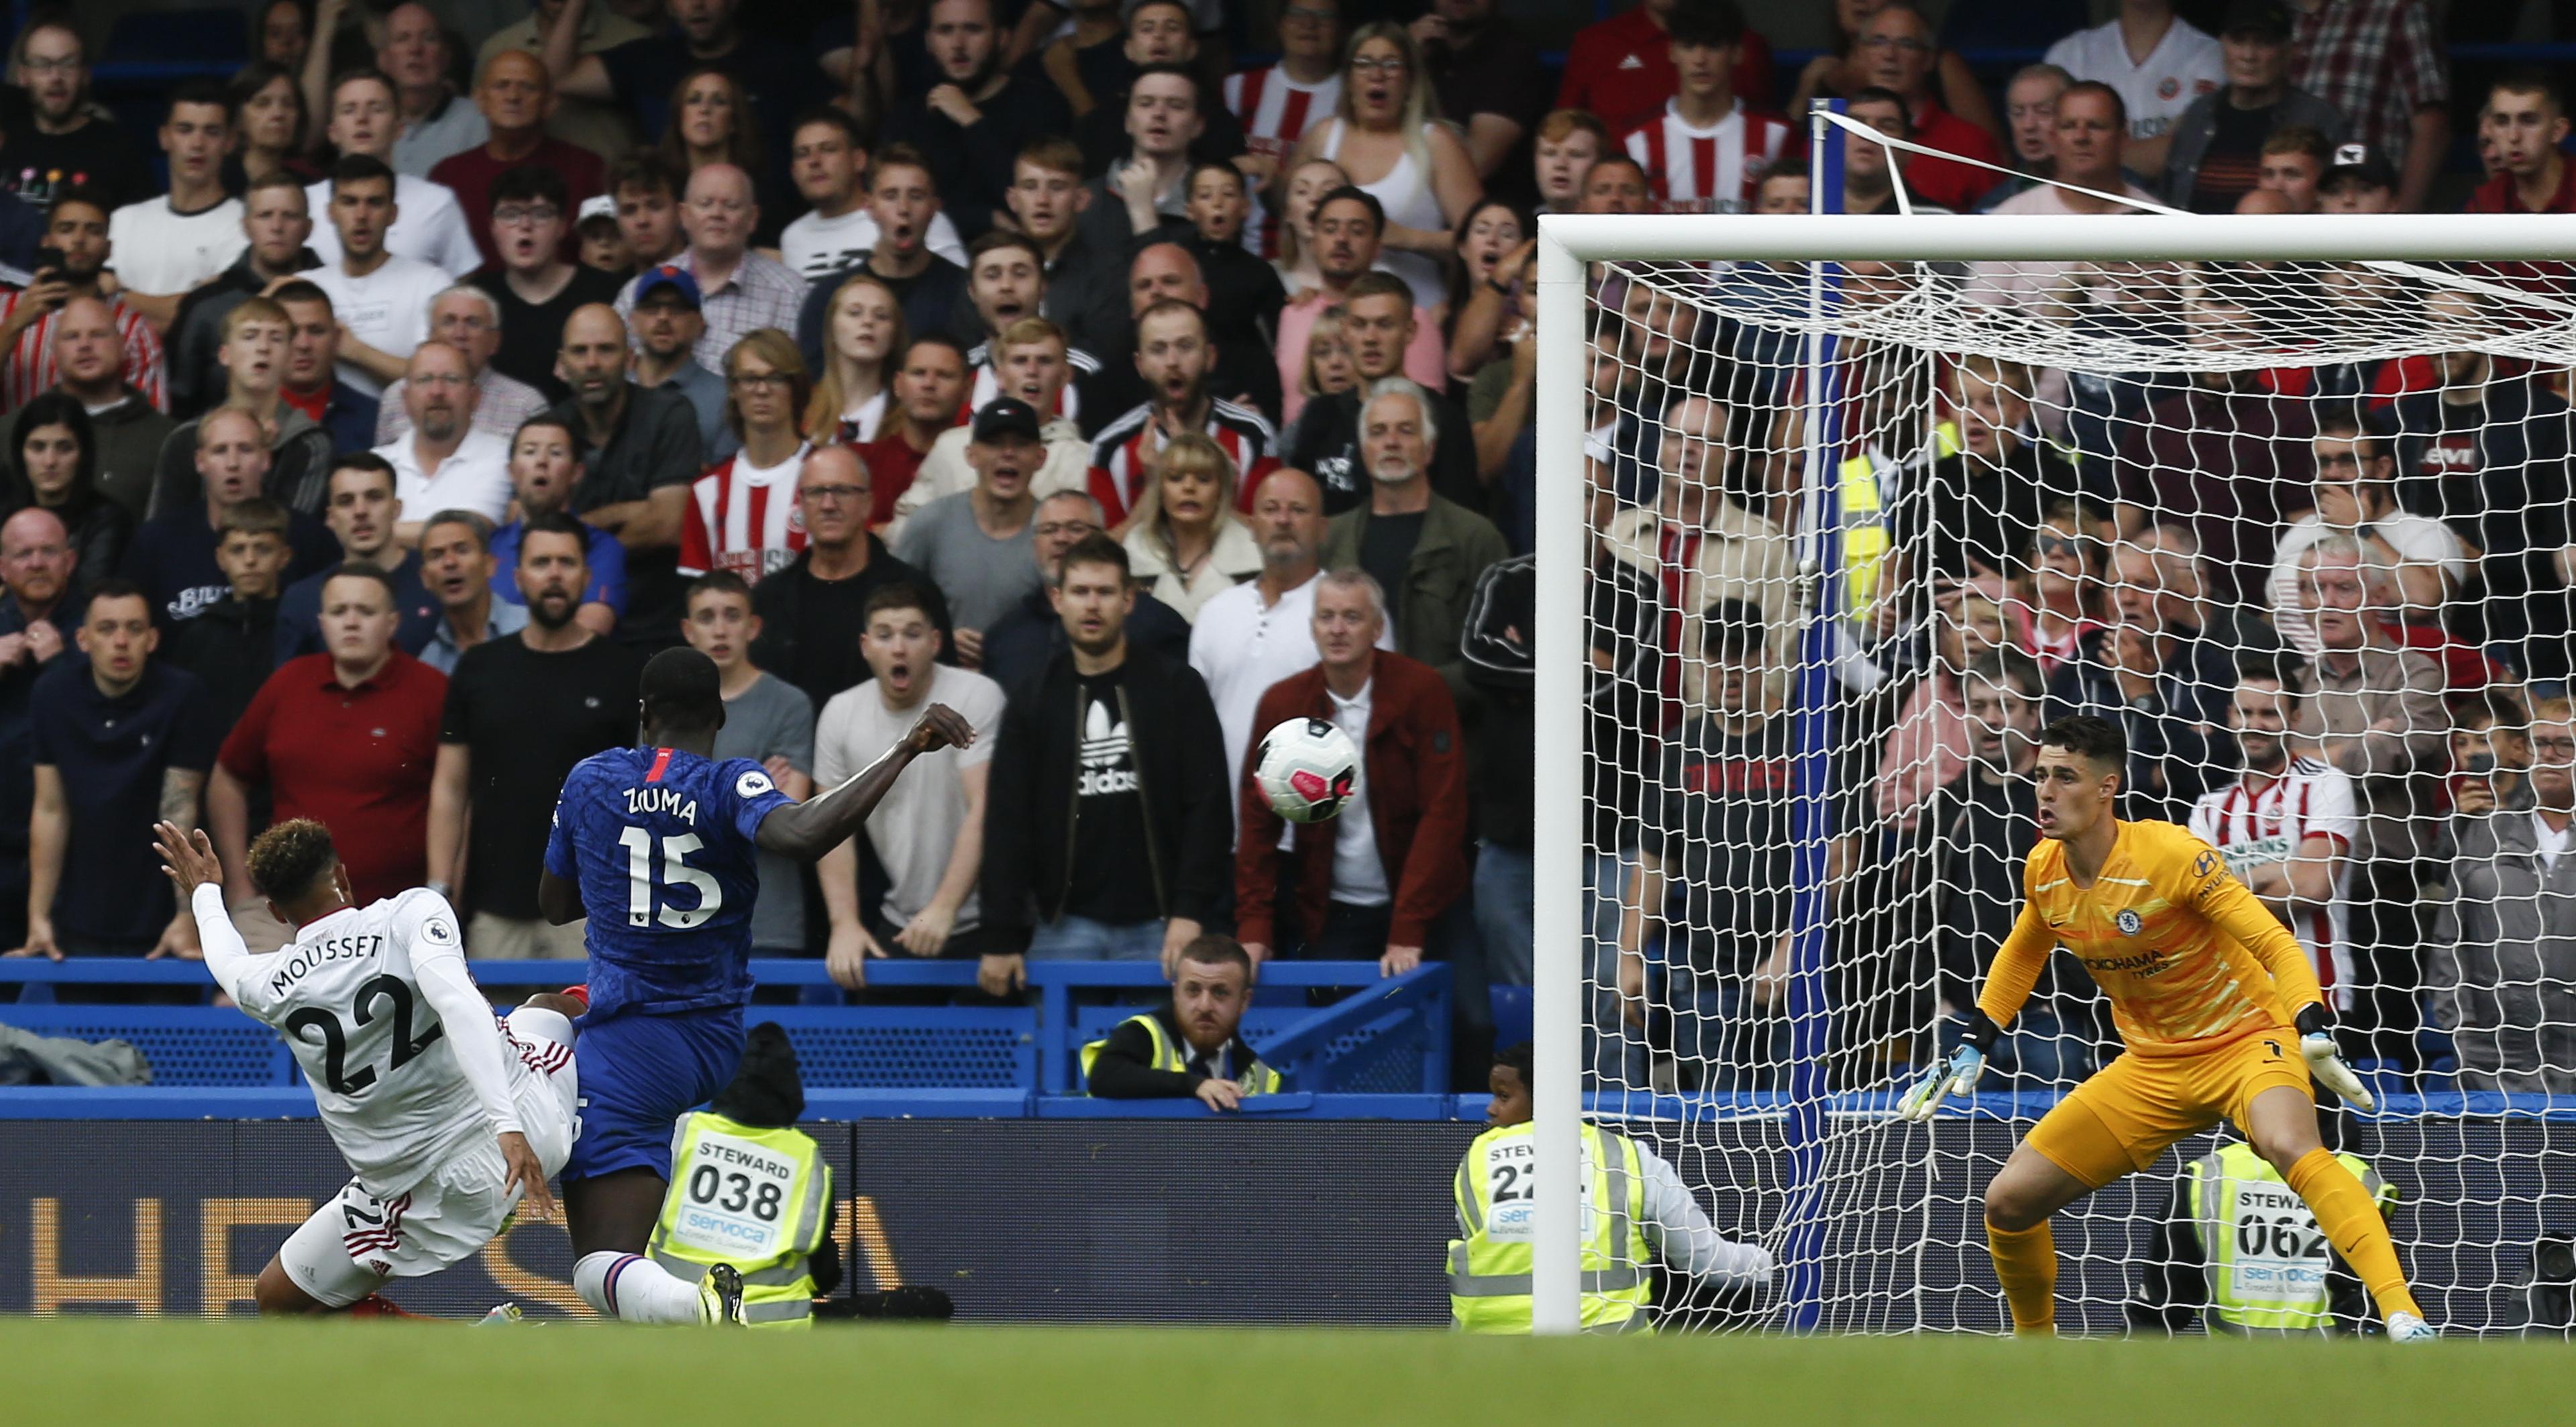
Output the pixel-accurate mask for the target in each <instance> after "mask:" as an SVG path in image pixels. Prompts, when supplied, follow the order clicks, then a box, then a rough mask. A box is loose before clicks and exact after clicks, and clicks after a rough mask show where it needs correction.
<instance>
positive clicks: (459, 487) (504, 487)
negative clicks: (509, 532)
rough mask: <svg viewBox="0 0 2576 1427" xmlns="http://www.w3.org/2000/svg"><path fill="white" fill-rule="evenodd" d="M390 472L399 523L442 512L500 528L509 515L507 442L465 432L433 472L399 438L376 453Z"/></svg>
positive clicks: (408, 441)
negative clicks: (473, 517) (467, 515)
mask: <svg viewBox="0 0 2576 1427" xmlns="http://www.w3.org/2000/svg"><path fill="white" fill-rule="evenodd" d="M375 454H377V455H379V456H382V457H384V458H385V459H386V460H388V461H391V462H392V463H393V467H394V498H395V499H396V500H399V501H400V502H402V513H401V514H400V515H399V516H397V517H395V518H396V519H398V520H402V521H405V522H409V521H415V520H427V519H429V518H430V517H431V516H433V515H436V514H438V513H439V512H440V511H442V510H470V511H473V512H475V513H476V514H478V515H482V516H484V517H486V518H487V519H489V520H490V521H491V522H492V523H493V524H495V525H498V524H500V523H501V520H502V518H503V517H504V516H505V515H507V514H508V513H509V509H510V496H511V486H510V442H509V439H508V438H507V437H502V436H495V435H493V434H492V433H491V432H489V431H475V430H470V429H469V430H468V431H467V432H466V433H465V439H464V440H463V441H460V442H458V443H457V446H456V450H455V451H454V452H453V453H452V454H450V455H449V456H448V458H447V459H446V460H444V461H441V462H439V463H438V469H436V470H434V471H424V470H422V469H421V466H420V456H419V454H418V453H417V452H416V451H415V450H414V449H413V438H412V437H410V436H405V437H403V438H402V439H401V440H399V441H394V442H391V443H388V444H386V445H383V446H378V447H377V448H376V451H375Z"/></svg>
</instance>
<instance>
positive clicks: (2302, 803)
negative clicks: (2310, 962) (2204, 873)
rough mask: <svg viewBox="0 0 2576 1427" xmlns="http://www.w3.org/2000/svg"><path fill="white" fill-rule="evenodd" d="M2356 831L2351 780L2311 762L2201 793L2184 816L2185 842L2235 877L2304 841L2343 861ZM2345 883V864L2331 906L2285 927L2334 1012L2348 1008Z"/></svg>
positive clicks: (2284, 856)
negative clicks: (2206, 851)
mask: <svg viewBox="0 0 2576 1427" xmlns="http://www.w3.org/2000/svg"><path fill="white" fill-rule="evenodd" d="M2358 827H2359V821H2358V819H2357V817H2356V815H2355V812H2354V808H2353V797H2352V780H2351V779H2350V778H2348V777H2346V776H2345V775H2344V773H2343V770H2342V769H2340V768H2337V767H2335V766H2333V765H2332V764H2329V763H2322V762H2319V761H2318V760H2316V759H2314V758H2294V759H2292V760H2290V766H2289V769H2288V771H2286V772H2284V773H2283V774H2282V775H2281V776H2279V777H2277V778H2269V777H2265V776H2264V775H2263V774H2260V773H2247V774H2245V775H2243V776H2242V777H2240V778H2238V779H2237V780H2236V781H2235V782H2233V783H2230V784H2228V785H2227V786H2226V787H2224V788H2218V789H2214V790H2212V791H2210V792H2206V793H2203V794H2201V795H2200V801H2199V802H2197V803H2194V804H2193V805H2192V809H2191V832H2192V835H2193V836H2194V837H2197V838H2199V839H2200V840H2201V841H2203V842H2206V843H2208V844H2209V845H2210V846H2212V847H2215V848H2217V849H2218V850H2219V851H2220V852H2221V853H2224V854H2225V855H2226V857H2227V865H2228V867H2229V868H2230V869H2232V870H2233V871H2234V872H2235V873H2236V875H2237V876H2239V877H2243V876H2244V875H2245V873H2246V870H2247V869H2248V868H2252V867H2261V866H2264V865H2266V864H2270V863H2280V862H2287V861H2289V860H2290V859H2291V858H2294V857H2296V856H2298V855H2299V848H2300V845H2301V844H2302V843H2305V842H2306V841H2307V840H2308V839H2309V838H2311V837H2324V838H2328V839H2331V840H2332V841H2333V843H2334V855H2335V856H2336V857H2337V858H2344V857H2346V856H2347V855H2348V854H2349V853H2350V852H2351V851H2352V839H2353V834H2354V832H2355V831H2356V830H2357V829H2358ZM2350 878H2351V866H2350V864H2349V863H2344V864H2342V865H2340V866H2338V867H2337V868H2336V871H2335V888H2334V900H2333V901H2332V902H2331V903H2329V904H2328V905H2326V906H2324V907H2316V908H2310V909H2308V910H2305V911H2303V912H2301V913H2300V914H2299V916H2298V918H2297V920H2295V921H2293V922H2292V923H2291V924H2290V931H2291V932H2292V933H2293V934H2294V935H2296V936H2297V937H2298V939H2299V940H2300V941H2302V942H2304V943H2306V944H2307V948H2308V954H2309V955H2310V956H2311V957H2313V958H2315V960H2316V964H2317V983H2318V984H2319V985H2321V986H2323V987H2324V988H2325V991H2326V994H2327V995H2328V996H2330V997H2332V998H2333V1000H2334V1004H2335V1005H2336V1006H2337V1007H2341V1008H2349V1007H2350V1006H2351V1005H2352V937H2351V933H2350V931H2349V930H2348V928H2347V925H2346V923H2347V919H2348V917H2347V914H2348V911H2349V908H2350V905H2351V902H2350V898H2349V897H2348V896H2347V895H2346V883H2347V882H2348V881H2349V880H2350Z"/></svg>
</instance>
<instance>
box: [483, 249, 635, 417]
mask: <svg viewBox="0 0 2576 1427" xmlns="http://www.w3.org/2000/svg"><path fill="white" fill-rule="evenodd" d="M468 281H470V282H472V283H473V284H474V285H475V286H476V287H478V288H481V289H482V290H483V291H485V292H488V293H490V294H492V300H493V301H494V302H496V303H499V304H500V306H501V347H500V350H498V351H496V352H494V353H493V354H492V369H493V370H494V371H496V372H499V373H500V374H501V375H503V376H505V377H510V378H512V379H514V380H517V381H523V382H526V383H527V384H528V385H530V386H532V387H535V388H536V389H537V390H539V391H541V392H544V393H545V394H546V400H548V401H562V400H563V399H564V398H566V397H568V396H571V395H572V388H570V387H568V386H566V385H564V384H563V381H562V379H561V378H558V377H557V376H556V375H555V354H556V352H557V351H558V350H559V349H561V348H562V346H563V329H564V321H565V319H567V318H569V317H571V316H572V313H573V309H574V308H576V307H587V306H589V305H590V304H592V303H594V302H596V303H600V304H602V305H607V304H612V303H614V302H616V301H617V294H618V292H619V290H620V289H621V288H623V287H624V286H625V284H624V283H622V282H620V281H619V280H618V279H617V278H615V277H614V276H611V275H610V274H608V273H604V272H601V271H600V270H599V269H597V268H589V267H583V266H581V265H580V264H578V263H576V264H574V265H573V270H572V281H570V282H568V283H565V284H564V290H563V291H561V292H559V293H556V294H555V295H554V297H553V299H552V300H551V301H548V302H543V303H531V302H529V301H528V300H527V299H525V298H523V297H521V296H519V295H518V294H517V293H515V292H512V291H511V290H510V282H509V278H508V277H507V276H506V275H505V274H504V273H503V272H502V270H501V269H499V268H488V267H487V268H485V269H483V270H482V271H481V272H478V273H476V274H475V275H474V276H473V277H472V278H470V279H468Z"/></svg>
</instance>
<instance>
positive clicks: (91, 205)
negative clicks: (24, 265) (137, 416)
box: [0, 188, 169, 411]
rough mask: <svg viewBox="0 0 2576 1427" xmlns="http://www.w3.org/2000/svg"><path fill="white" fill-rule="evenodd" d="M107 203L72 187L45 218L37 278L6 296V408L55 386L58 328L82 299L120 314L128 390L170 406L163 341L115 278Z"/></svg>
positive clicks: (1, 340) (0, 360)
mask: <svg viewBox="0 0 2576 1427" xmlns="http://www.w3.org/2000/svg"><path fill="white" fill-rule="evenodd" d="M107 214H108V207H107V203H106V200H104V199H102V198H100V197H99V196H97V195H96V194H94V193H91V192H90V191H88V190H87V189H82V188H67V189H64V190H62V192H61V193H60V194H58V195H57V196H56V197H55V199H54V206H53V207H52V208H51V209H50V210H48V211H47V212H46V214H45V241H44V246H42V247H40V248H38V249H37V250H36V267H35V272H34V277H33V280H32V281H30V282H29V283H28V284H27V285H26V286H25V287H23V288H20V289H18V290H17V291H15V292H10V293H5V294H0V354H5V355H0V410H10V411H14V410H16V409H18V408H19V407H21V406H24V405H26V404H27V403H28V402H29V401H32V400H34V399H35V396H36V394H37V393H38V392H41V391H43V390H44V389H45V388H47V387H49V386H52V385H53V384H54V381H55V378H56V375H57V368H56V363H55V358H54V324H55V323H56V321H57V320H59V319H60V317H61V315H62V311H63V308H64V306H65V305H66V304H68V303H70V302H71V301H72V300H73V299H75V298H81V297H94V298H98V299H99V300H101V301H103V302H105V303H107V305H108V307H109V309H110V310H111V311H112V312H114V313H115V316H116V335H117V340H118V343H119V344H120V345H121V346H122V347H123V348H124V351H125V362H124V367H125V380H126V384H127V385H129V386H131V387H133V388H134V389H135V390H136V391H139V392H141V393H143V395H144V397H145V398H146V399H147V400H149V401H150V402H151V403H152V405H153V408H154V409H155V410H162V409H166V408H167V407H168V406H169V396H168V393H167V390H166V388H165V387H164V386H163V385H162V370H161V342H160V339H159V338H157V337H155V336H153V335H152V329H151V327H150V326H149V325H147V324H146V323H145V322H144V320H143V316H142V314H141V313H138V312H136V311H134V310H133V309H132V308H129V307H128V306H126V305H125V300H124V299H123V298H121V297H119V296H117V294H116V291H115V289H114V287H113V286H112V285H111V284H112V282H113V279H112V278H111V277H109V276H108V272H107V260H108V253H109V246H108V241H107Z"/></svg>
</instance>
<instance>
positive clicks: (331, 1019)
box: [193, 884, 534, 1199]
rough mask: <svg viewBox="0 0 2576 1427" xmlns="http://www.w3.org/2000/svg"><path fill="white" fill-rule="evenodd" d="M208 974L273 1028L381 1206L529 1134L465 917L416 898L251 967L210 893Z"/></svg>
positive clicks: (304, 932) (301, 934)
mask: <svg viewBox="0 0 2576 1427" xmlns="http://www.w3.org/2000/svg"><path fill="white" fill-rule="evenodd" d="M193 904H194V907H195V910H196V913H197V923H198V927H199V929H200V930H201V932H202V933H203V934H204V940H205V944H206V969H207V970H208V971H209V972H211V973H212V974H213V975H214V978H215V982H216V984H217V985H219V986H221V987H223V989H224V990H225V991H226V992H228V993H229V994H230V995H231V996H232V998H233V999H234V1000H235V1001H236V1002H238V1003H240V1006H241V1008H242V1010H244V1011H246V1012H248V1013H249V1014H250V1015H251V1016H253V1017H255V1018H257V1019H258V1020H260V1021H262V1022H264V1023H266V1024H268V1025H270V1026H274V1027H276V1028H277V1031H278V1033H279V1034H280V1035H281V1036H283V1037H284V1038H285V1040H286V1045H287V1048H288V1049H289V1050H291V1051H293V1052H294V1054H295V1060H296V1063H297V1064H298V1065H300V1066H302V1067H303V1069H304V1078H305V1079H306V1080H307V1081H309V1082H311V1084H312V1086H313V1103H314V1105H315V1107H316V1108H317V1109H319V1110H320V1111H321V1112H322V1126H323V1128H324V1129H326V1130H328V1131H330V1134H331V1142H332V1143H333V1144H334V1145H337V1146H338V1147H339V1150H340V1153H341V1155H342V1156H343V1157H345V1158H346V1159H347V1160H348V1161H349V1168H350V1169H351V1170H353V1171H355V1172H356V1174H357V1176H358V1182H359V1183H360V1184H362V1185H364V1186H365V1187H366V1189H367V1192H369V1193H371V1194H373V1195H375V1196H376V1197H378V1198H380V1199H385V1198H392V1197H394V1196H396V1195H399V1194H401V1193H402V1192H403V1191H405V1190H407V1189H410V1188H411V1187H412V1186H413V1185H415V1184H418V1183H419V1182H420V1181H421V1180H422V1179H423V1178H425V1177H426V1176H428V1175H429V1174H430V1173H431V1172H432V1171H434V1170H436V1169H438V1168H439V1167H440V1166H441V1165H443V1164H445V1163H446V1162H447V1161H448V1160H449V1159H451V1158H453V1157H454V1156H455V1155H456V1153H457V1152H458V1151H460V1150H462V1149H465V1148H467V1147H468V1146H471V1145H473V1144H475V1143H477V1142H478V1141H479V1142H486V1143H488V1142H489V1141H490V1139H491V1137H492V1135H493V1134H494V1133H496V1132H497V1131H499V1130H504V1129H511V1130H515V1129H519V1128H521V1126H520V1124H519V1121H518V1117H517V1111H516V1107H515V1103H514V1095H513V1090H514V1087H516V1086H517V1084H518V1083H519V1082H520V1081H522V1080H524V1079H525V1078H526V1077H527V1076H529V1075H531V1074H533V1073H534V1072H533V1071H531V1070H530V1069H529V1068H528V1066H527V1064H526V1063H525V1062H524V1061H522V1060H521V1059H520V1058H519V1057H517V1056H515V1055H509V1054H506V1053H505V1052H504V1050H503V1047H502V1041H501V1030H500V1023H499V1022H498V1021H497V1020H495V1019H494V1018H493V1015H492V1008H491V1006H490V1005H489V1004H488V1003H485V1002H483V1001H481V1000H480V999H479V998H478V997H476V996H475V995H474V994H473V982H472V980H471V979H470V978H469V977H468V976H467V974H466V970H465V957H464V952H463V941H462V939H461V937H460V936H459V934H458V933H459V926H458V922H457V918H456V911H455V909H454V908H453V907H450V906H449V905H448V904H447V899H446V898H444V897H441V896H439V895H438V894H437V893H436V892H432V891H428V890H425V889H415V890H413V891H409V892H405V893H402V894H401V895H399V896H395V897H389V898H387V899H385V900H384V901H381V902H374V903H370V904H369V905H367V906H364V907H348V908H344V909H342V910H340V911H337V912H333V913H332V914H330V915H329V916H327V917H323V918H322V919H320V920H319V921H315V922H310V923H308V924H306V925H304V926H302V927H299V928H297V930H296V933H295V940H293V941H291V942H288V943H287V944H286V945H284V946H282V947H279V948H278V949H277V950H275V951H271V952H265V953H262V954H260V955H256V956H254V955H251V954H250V953H249V952H248V951H247V950H246V949H245V948H244V947H243V945H242V941H241V935H240V933H238V932H236V931H235V930H234V929H233V926H232V922H231V919H230V918H229V917H227V916H225V915H224V911H223V893H222V889H221V888H219V887H215V886H212V885H211V884H210V885H208V886H205V887H200V888H198V889H197V895H196V896H195V898H194V899H193Z"/></svg>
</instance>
